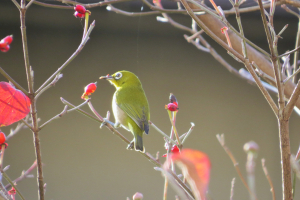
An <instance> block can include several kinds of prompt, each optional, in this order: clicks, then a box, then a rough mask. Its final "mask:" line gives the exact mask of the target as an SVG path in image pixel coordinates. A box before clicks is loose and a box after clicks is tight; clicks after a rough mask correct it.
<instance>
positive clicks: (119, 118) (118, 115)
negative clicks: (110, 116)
mask: <svg viewBox="0 0 300 200" xmlns="http://www.w3.org/2000/svg"><path fill="white" fill-rule="evenodd" d="M112 110H113V113H114V117H115V120H116V122H119V123H120V124H121V125H122V127H124V128H125V129H127V130H129V128H128V126H127V123H125V122H126V118H127V117H128V116H127V114H126V113H125V112H124V111H123V110H122V109H121V108H119V106H118V105H117V103H116V95H115V94H114V96H113V100H112Z"/></svg>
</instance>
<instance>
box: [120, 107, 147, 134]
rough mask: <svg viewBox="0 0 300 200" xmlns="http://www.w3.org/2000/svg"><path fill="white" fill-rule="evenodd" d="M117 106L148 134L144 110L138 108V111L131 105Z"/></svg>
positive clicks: (143, 108)
mask: <svg viewBox="0 0 300 200" xmlns="http://www.w3.org/2000/svg"><path fill="white" fill-rule="evenodd" d="M118 106H119V107H120V108H121V109H122V110H123V111H124V112H125V113H126V114H127V115H128V116H129V117H130V118H131V119H132V120H133V121H134V122H135V123H136V124H137V125H138V126H139V127H140V128H141V129H142V130H144V131H145V132H146V134H148V133H149V124H148V118H147V114H146V108H145V107H140V108H139V109H138V105H134V106H133V105H132V104H128V103H121V104H118Z"/></svg>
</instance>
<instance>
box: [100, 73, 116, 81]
mask: <svg viewBox="0 0 300 200" xmlns="http://www.w3.org/2000/svg"><path fill="white" fill-rule="evenodd" d="M99 79H106V80H112V79H114V77H112V76H110V75H109V74H107V75H106V76H100V78H99Z"/></svg>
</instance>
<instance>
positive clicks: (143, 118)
mask: <svg viewBox="0 0 300 200" xmlns="http://www.w3.org/2000/svg"><path fill="white" fill-rule="evenodd" d="M122 92H126V95H120V93H122ZM133 94H134V95H133ZM137 97H138V98H137ZM145 102H146V104H145ZM116 103H117V105H118V106H119V108H121V109H122V110H123V111H124V112H125V113H126V114H127V115H128V116H129V117H130V118H131V119H132V120H133V121H134V122H135V123H136V124H137V125H138V126H139V127H140V128H141V129H142V130H144V131H145V132H146V134H148V133H149V123H148V120H149V118H150V115H149V106H148V101H147V98H146V95H145V93H144V91H143V90H142V89H141V88H134V87H133V88H127V90H126V91H124V90H120V91H119V92H118V97H117V102H116Z"/></svg>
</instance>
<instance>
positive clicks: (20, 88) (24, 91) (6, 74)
mask: <svg viewBox="0 0 300 200" xmlns="http://www.w3.org/2000/svg"><path fill="white" fill-rule="evenodd" d="M0 73H1V74H2V75H3V76H4V77H5V78H6V79H7V80H9V81H10V82H12V84H13V85H14V86H15V87H16V88H17V89H19V90H21V91H22V92H23V93H24V94H25V95H26V96H28V92H27V91H26V90H25V89H24V88H23V87H22V86H21V85H19V84H18V83H17V82H16V81H15V80H14V79H13V78H11V77H10V76H9V75H8V73H6V72H5V71H4V69H2V67H0Z"/></svg>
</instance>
